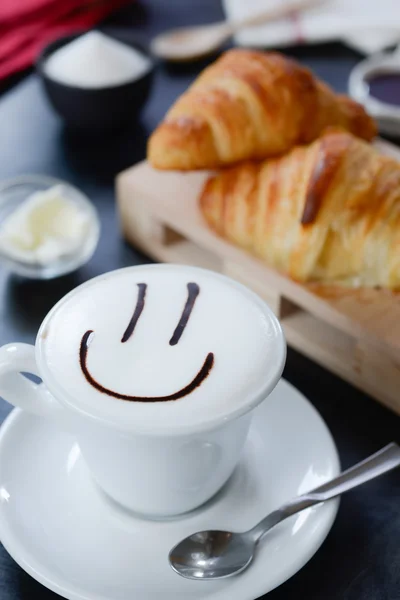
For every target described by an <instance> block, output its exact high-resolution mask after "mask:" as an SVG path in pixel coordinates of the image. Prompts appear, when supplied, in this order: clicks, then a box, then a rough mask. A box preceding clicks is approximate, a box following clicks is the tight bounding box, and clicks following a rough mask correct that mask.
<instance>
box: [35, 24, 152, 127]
mask: <svg viewBox="0 0 400 600" xmlns="http://www.w3.org/2000/svg"><path fill="white" fill-rule="evenodd" d="M80 35H82V34H81V33H79V34H74V35H68V36H64V37H62V38H59V39H58V40H56V41H54V42H52V43H51V44H49V45H48V46H46V47H45V48H44V50H43V51H42V53H41V54H40V56H39V58H38V60H37V63H36V69H37V71H38V73H39V75H40V77H41V78H42V81H43V84H44V88H45V90H46V93H47V96H48V98H49V100H50V103H51V104H52V106H53V108H54V109H55V110H56V112H57V113H58V114H59V115H60V116H61V117H62V118H63V119H64V120H65V122H66V123H67V124H68V125H69V126H71V127H73V128H77V129H81V130H87V131H92V132H94V131H98V132H100V131H111V130H115V129H119V128H121V127H122V126H124V125H127V124H128V123H129V122H132V121H134V119H135V118H136V117H137V115H138V113H139V111H140V110H141V108H142V107H143V105H144V103H145V102H146V100H147V98H148V96H149V93H150V89H151V86H152V82H153V75H154V68H155V65H154V62H153V60H152V58H151V56H150V55H149V53H148V52H147V51H146V49H145V48H144V47H143V45H142V44H141V43H140V42H137V41H132V40H131V39H130V40H129V43H127V41H126V40H123V39H121V38H118V39H119V41H123V42H124V43H127V45H129V46H131V47H133V48H136V49H137V50H139V51H140V52H142V54H144V55H145V56H146V57H147V58H148V59H149V60H150V63H151V65H150V67H149V70H148V71H146V72H145V73H144V75H141V76H140V77H138V78H136V79H132V81H128V82H127V83H123V84H120V85H112V86H109V87H108V86H107V87H99V88H84V87H76V86H72V85H68V84H63V83H60V82H58V81H55V80H54V79H52V78H51V77H49V76H48V75H47V73H46V69H45V65H46V60H47V59H48V57H49V56H50V55H51V54H53V52H55V51H56V50H58V49H59V48H61V47H62V46H65V45H66V44H68V43H69V42H72V40H74V39H76V38H78V37H79V36H80ZM116 39H117V38H116Z"/></svg>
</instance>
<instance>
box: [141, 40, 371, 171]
mask: <svg viewBox="0 0 400 600" xmlns="http://www.w3.org/2000/svg"><path fill="white" fill-rule="evenodd" d="M328 126H340V127H342V128H344V129H347V130H348V131H351V132H352V133H354V134H355V135H357V136H359V137H361V138H364V139H366V140H371V139H372V138H373V137H374V136H375V134H376V127H375V123H374V121H373V120H372V119H371V117H369V116H368V115H367V113H366V112H365V110H364V108H363V107H362V106H361V105H360V104H357V103H356V102H354V101H353V100H351V99H350V98H348V97H346V96H341V95H337V94H335V93H334V92H333V91H332V90H331V89H330V88H329V87H328V86H327V85H326V84H324V83H322V82H321V81H319V80H318V79H317V78H316V77H314V75H313V74H312V73H311V71H309V70H308V69H306V68H304V67H302V66H301V65H300V64H298V63H296V62H295V61H293V60H290V59H289V58H286V57H285V56H283V55H282V54H278V53H276V52H255V51H250V50H241V49H234V50H229V51H228V52H226V53H225V54H223V55H222V57H221V58H219V59H218V60H217V61H216V62H215V63H213V64H212V65H211V66H209V67H208V68H207V69H205V70H204V71H203V72H202V73H201V74H200V76H199V77H198V78H197V80H196V81H195V82H194V83H193V85H192V86H191V87H190V88H189V90H188V91H187V92H186V93H185V94H183V96H181V97H180V98H179V99H178V100H177V102H176V103H175V104H174V105H173V106H172V108H171V109H170V110H169V112H168V113H167V116H166V118H165V120H164V121H163V122H162V123H161V124H160V125H159V127H158V128H157V129H156V130H155V131H154V133H153V135H152V136H151V137H150V140H149V145H148V159H149V161H150V163H151V165H152V166H153V167H156V168H158V169H182V170H188V169H204V168H215V167H219V166H224V165H229V164H233V163H236V162H238V161H241V160H244V159H263V158H268V157H271V156H276V155H279V154H282V153H284V152H287V151H288V150H289V149H290V148H292V147H293V146H294V145H296V144H304V143H309V142H311V141H313V140H315V139H316V138H317V137H318V136H319V135H320V134H321V132H322V131H323V130H324V129H326V127H328Z"/></svg>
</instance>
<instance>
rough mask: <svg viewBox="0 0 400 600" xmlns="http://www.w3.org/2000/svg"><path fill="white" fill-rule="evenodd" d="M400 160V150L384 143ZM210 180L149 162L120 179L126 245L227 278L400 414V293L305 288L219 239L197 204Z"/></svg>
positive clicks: (301, 342) (313, 354) (294, 336)
mask: <svg viewBox="0 0 400 600" xmlns="http://www.w3.org/2000/svg"><path fill="white" fill-rule="evenodd" d="M377 145H378V147H379V148H380V150H381V151H383V152H385V153H386V154H391V155H393V156H395V157H397V158H399V159H400V149H397V147H396V146H393V145H391V144H388V143H386V142H382V141H379V142H377ZM207 176H208V174H207V173H205V172H191V173H179V172H161V171H156V170H154V169H152V168H151V167H150V165H149V164H148V163H146V162H143V163H140V164H139V165H137V166H135V167H132V168H130V169H128V170H126V171H124V172H123V173H121V174H120V175H119V176H118V177H117V201H118V209H119V215H120V223H121V227H122V232H123V235H124V236H125V238H126V240H127V241H128V242H129V243H131V244H133V245H134V246H136V247H138V248H140V249H141V250H142V251H143V252H145V253H146V254H148V255H149V256H151V257H152V258H154V259H156V260H158V261H163V262H172V263H181V264H190V265H196V266H201V267H204V268H207V269H212V270H214V271H218V272H220V273H224V274H226V275H229V276H230V277H233V278H234V279H236V280H238V281H240V282H242V283H244V284H245V285H247V286H248V287H250V288H252V289H253V290H254V291H255V292H257V293H258V294H259V295H260V296H262V297H263V298H264V299H265V300H266V301H267V302H268V304H269V305H270V306H271V307H272V309H273V310H274V312H275V313H276V314H277V316H278V317H279V319H280V320H281V323H282V326H283V328H284V331H285V335H286V339H287V342H288V344H289V345H290V346H292V347H293V348H295V349H296V350H298V351H300V352H302V353H303V354H305V355H306V356H308V357H309V358H311V359H313V360H314V361H315V362H317V363H319V364H321V365H323V366H325V367H326V368H327V369H329V370H330V371H332V372H333V373H336V374H337V375H339V376H340V377H342V378H343V379H345V380H347V381H349V382H350V383H352V384H354V385H355V386H356V387H358V388H360V389H362V390H364V391H365V392H367V393H369V394H370V395H372V396H373V397H374V398H376V399H377V400H379V401H381V402H382V403H383V404H385V405H386V406H388V407H390V408H391V409H393V410H394V411H396V412H397V413H399V414H400V294H394V293H391V292H389V291H386V290H373V289H351V290H350V289H343V288H338V287H337V286H336V287H333V286H323V285H317V284H308V285H301V284H298V283H296V282H294V281H292V280H290V279H288V278H287V277H285V276H284V275H282V274H280V273H278V272H276V271H275V270H273V269H270V268H269V267H267V266H266V265H265V264H264V263H262V262H261V261H260V260H258V259H257V258H254V257H253V256H251V255H250V254H248V253H246V252H244V251H243V250H241V249H239V248H237V247H235V246H233V245H232V244H230V243H229V242H226V241H224V240H223V239H220V238H219V237H217V236H216V235H215V234H214V233H213V232H212V231H211V230H210V229H209V228H208V227H207V225H206V223H205V221H204V220H203V217H202V215H201V213H200V211H199V209H198V205H197V200H198V196H199V193H200V190H201V188H202V185H203V184H204V181H205V180H206V178H207Z"/></svg>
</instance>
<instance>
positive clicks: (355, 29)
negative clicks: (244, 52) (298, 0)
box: [223, 0, 400, 54]
mask: <svg viewBox="0 0 400 600" xmlns="http://www.w3.org/2000/svg"><path fill="white" fill-rule="evenodd" d="M292 1H293V0H223V4H224V8H225V12H226V15H227V18H228V19H229V20H238V19H242V18H244V17H246V16H249V15H252V14H257V13H258V12H261V11H263V10H265V9H268V8H269V7H271V8H272V7H276V6H278V5H282V4H288V5H290V4H291V2H292ZM235 39H236V42H237V43H238V44H240V45H243V46H252V47H256V46H260V47H264V48H273V47H279V46H280V47H282V46H290V45H291V44H297V43H301V42H306V43H317V42H326V41H334V40H342V41H345V42H346V43H348V44H349V45H351V46H352V47H354V48H356V49H357V50H360V51H361V52H364V53H365V54H371V53H373V52H377V51H379V50H382V49H383V48H385V47H386V46H389V45H392V44H396V43H397V42H399V41H400V0H321V3H320V5H319V6H318V5H317V6H315V7H314V8H309V9H308V10H306V11H304V12H301V11H300V12H297V13H293V15H291V16H290V17H289V18H286V19H282V20H280V21H274V22H272V23H269V24H266V25H261V26H257V27H251V28H248V29H245V30H243V31H241V32H239V33H237V34H236V36H235Z"/></svg>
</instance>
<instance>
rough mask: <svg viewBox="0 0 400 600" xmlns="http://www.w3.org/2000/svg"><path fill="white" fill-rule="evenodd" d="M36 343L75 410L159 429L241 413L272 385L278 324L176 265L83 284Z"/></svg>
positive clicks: (211, 279) (260, 307)
mask: <svg viewBox="0 0 400 600" xmlns="http://www.w3.org/2000/svg"><path fill="white" fill-rule="evenodd" d="M37 347H38V352H39V354H40V355H41V358H42V360H41V362H42V363H43V364H45V365H46V373H45V374H44V376H45V378H46V382H47V385H48V387H49V388H50V390H51V388H52V385H51V384H52V382H54V385H57V388H60V389H63V391H64V392H65V395H66V397H67V399H68V398H70V403H71V404H74V405H76V407H77V408H78V409H79V410H81V411H84V412H87V413H89V414H94V416H98V417H103V416H104V418H105V419H110V418H111V419H112V420H115V419H117V420H121V419H122V420H124V419H127V420H129V421H131V420H133V421H134V423H135V425H136V426H137V427H138V428H142V427H143V428H144V429H148V428H149V427H152V428H155V429H156V430H160V429H162V428H165V429H166V430H168V427H169V426H170V425H171V424H176V425H178V424H181V425H182V426H183V427H185V426H191V425H199V424H200V423H202V422H205V421H208V420H209V418H211V417H212V418H218V417H219V416H222V415H224V414H228V413H229V414H230V413H234V412H236V411H237V410H240V408H241V406H242V405H243V404H246V403H247V400H248V399H249V398H252V399H254V398H256V397H258V396H259V395H260V394H262V390H263V389H264V387H265V382H266V381H268V380H269V374H272V373H273V374H274V379H276V371H277V365H278V364H280V363H281V362H282V354H283V353H284V343H283V341H282V336H281V332H280V328H279V325H278V323H277V321H276V320H275V319H274V318H273V315H272V314H271V313H270V311H269V309H267V307H266V306H265V304H264V303H263V302H262V301H261V300H260V299H259V298H258V297H257V296H256V295H255V294H253V293H252V292H250V291H249V290H247V289H246V288H244V287H243V286H241V285H239V284H237V283H235V282H233V281H231V280H230V279H228V278H225V277H222V276H220V275H217V274H214V273H212V272H208V271H204V270H202V269H196V268H191V267H186V266H175V265H150V266H144V267H133V268H127V269H122V270H120V271H114V272H112V273H108V274H106V275H103V276H100V277H97V278H95V279H93V280H91V281H90V282H88V283H86V284H84V285H83V286H80V287H79V288H77V289H76V290H74V291H73V292H72V293H70V294H69V295H68V296H66V297H65V298H64V299H63V300H62V301H61V302H60V303H59V304H58V305H56V307H55V308H54V309H53V310H52V311H51V312H50V314H49V315H48V317H47V318H46V320H45V321H44V323H43V325H42V327H41V329H40V332H39V335H38V346H37ZM269 391H270V390H269ZM261 399H262V398H260V400H261Z"/></svg>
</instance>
